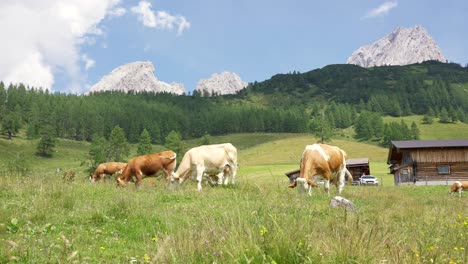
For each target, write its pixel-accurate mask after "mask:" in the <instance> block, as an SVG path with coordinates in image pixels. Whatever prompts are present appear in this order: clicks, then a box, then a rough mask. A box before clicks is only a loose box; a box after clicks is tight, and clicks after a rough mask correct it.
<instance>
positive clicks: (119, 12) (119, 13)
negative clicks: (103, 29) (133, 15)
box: [109, 7, 127, 17]
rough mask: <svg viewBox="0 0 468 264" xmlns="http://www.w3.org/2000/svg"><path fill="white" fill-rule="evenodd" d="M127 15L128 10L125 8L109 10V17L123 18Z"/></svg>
mask: <svg viewBox="0 0 468 264" xmlns="http://www.w3.org/2000/svg"><path fill="white" fill-rule="evenodd" d="M125 13H127V10H125V8H123V7H118V8H115V9H112V10H109V16H111V17H121V16H123V15H125Z"/></svg>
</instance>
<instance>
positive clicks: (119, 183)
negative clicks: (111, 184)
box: [115, 175, 126, 187]
mask: <svg viewBox="0 0 468 264" xmlns="http://www.w3.org/2000/svg"><path fill="white" fill-rule="evenodd" d="M122 176H123V175H120V176H119V177H117V178H115V180H116V181H117V187H119V186H122V187H123V186H125V181H126V180H125V177H122Z"/></svg>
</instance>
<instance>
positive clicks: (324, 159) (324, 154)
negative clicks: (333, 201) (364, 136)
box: [288, 144, 353, 195]
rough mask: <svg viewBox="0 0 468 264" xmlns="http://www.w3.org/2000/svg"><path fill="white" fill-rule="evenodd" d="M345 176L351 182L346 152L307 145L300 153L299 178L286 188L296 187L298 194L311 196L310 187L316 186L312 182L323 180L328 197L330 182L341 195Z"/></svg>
mask: <svg viewBox="0 0 468 264" xmlns="http://www.w3.org/2000/svg"><path fill="white" fill-rule="evenodd" d="M345 174H346V175H347V176H348V181H350V182H352V180H353V177H352V176H351V174H350V173H349V171H348V170H347V169H346V152H344V151H343V150H342V149H340V148H338V147H335V146H330V145H326V144H313V145H307V146H306V148H305V150H304V153H302V159H301V170H300V174H299V177H298V178H297V179H296V180H295V181H294V182H293V183H291V184H290V185H289V186H288V187H289V188H294V187H296V186H298V191H299V192H306V191H307V192H308V194H309V195H312V187H316V186H317V184H316V183H315V182H314V181H316V180H319V179H323V180H324V188H325V191H326V192H327V194H328V195H330V182H332V183H334V184H335V186H336V188H337V189H338V193H340V194H341V192H342V191H343V187H344V185H345Z"/></svg>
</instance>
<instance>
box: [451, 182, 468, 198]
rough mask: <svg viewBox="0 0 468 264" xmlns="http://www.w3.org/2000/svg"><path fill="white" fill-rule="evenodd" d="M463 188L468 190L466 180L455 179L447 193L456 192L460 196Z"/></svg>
mask: <svg viewBox="0 0 468 264" xmlns="http://www.w3.org/2000/svg"><path fill="white" fill-rule="evenodd" d="M463 190H468V182H466V181H464V182H460V181H456V182H454V183H453V184H452V187H450V190H449V193H450V194H451V195H453V193H454V192H458V196H460V197H461V195H462V192H463Z"/></svg>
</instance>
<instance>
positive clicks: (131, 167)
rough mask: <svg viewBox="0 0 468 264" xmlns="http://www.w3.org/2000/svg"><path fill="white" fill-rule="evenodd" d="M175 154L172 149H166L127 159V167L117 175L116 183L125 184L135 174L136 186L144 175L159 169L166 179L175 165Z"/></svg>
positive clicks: (154, 172)
mask: <svg viewBox="0 0 468 264" xmlns="http://www.w3.org/2000/svg"><path fill="white" fill-rule="evenodd" d="M176 156H177V155H176V153H175V152H174V151H171V150H168V151H163V152H160V153H153V154H148V155H143V156H138V157H135V158H133V159H131V160H129V161H128V163H127V167H125V169H124V170H123V172H122V174H121V175H120V176H119V177H117V184H118V186H125V185H126V183H127V182H129V181H131V180H132V178H133V176H135V177H136V182H135V186H136V187H138V186H140V184H141V180H142V179H143V177H144V176H151V175H155V174H156V173H158V172H159V171H160V170H164V173H165V174H166V179H169V177H170V176H171V174H172V172H173V171H174V169H175V167H176V163H177V161H176Z"/></svg>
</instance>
